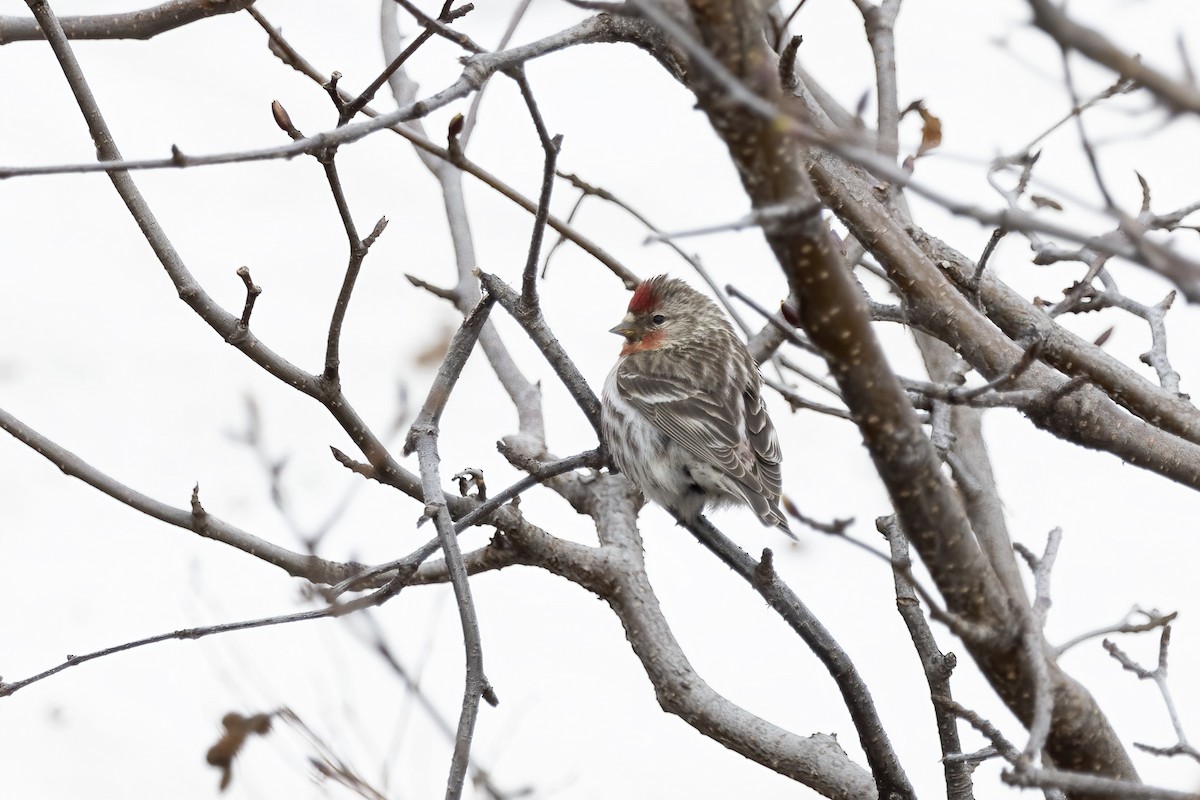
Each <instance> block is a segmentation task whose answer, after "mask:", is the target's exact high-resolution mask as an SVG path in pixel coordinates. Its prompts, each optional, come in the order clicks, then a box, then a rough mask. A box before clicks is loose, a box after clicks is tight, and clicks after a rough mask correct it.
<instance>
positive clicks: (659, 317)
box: [650, 314, 667, 325]
mask: <svg viewBox="0 0 1200 800" xmlns="http://www.w3.org/2000/svg"><path fill="white" fill-rule="evenodd" d="M650 321H651V322H653V323H654V324H655V325H662V324H663V323H664V322H666V321H667V318H666V317H664V316H663V315H662V314H655V315H654V316H653V317H651V318H650Z"/></svg>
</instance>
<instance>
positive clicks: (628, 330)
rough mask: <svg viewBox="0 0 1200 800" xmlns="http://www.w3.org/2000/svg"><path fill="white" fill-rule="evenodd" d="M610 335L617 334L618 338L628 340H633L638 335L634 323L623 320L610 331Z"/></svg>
mask: <svg viewBox="0 0 1200 800" xmlns="http://www.w3.org/2000/svg"><path fill="white" fill-rule="evenodd" d="M608 332H609V333H615V334H616V335H617V336H624V337H625V338H626V339H629V338H631V337H632V336H634V335H635V334H636V333H637V330H636V329H635V328H634V327H633V323H632V322H631V321H630V320H628V319H623V320H621V321H620V323H618V324H617V326H616V327H614V328H609V329H608Z"/></svg>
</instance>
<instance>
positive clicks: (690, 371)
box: [600, 275, 795, 538]
mask: <svg viewBox="0 0 1200 800" xmlns="http://www.w3.org/2000/svg"><path fill="white" fill-rule="evenodd" d="M611 332H612V333H615V334H618V335H620V336H623V337H624V338H625V343H624V344H623V345H622V347H621V353H620V356H619V357H618V358H617V363H616V365H615V366H614V367H613V368H612V371H611V372H610V373H609V375H608V379H607V380H606V381H605V383H604V392H603V395H602V398H601V411H600V429H601V436H602V438H603V440H604V444H605V446H606V447H607V449H608V453H609V457H610V459H611V460H612V462H613V464H614V465H615V466H616V467H617V469H618V470H619V471H620V472H622V473H624V475H625V476H626V477H627V478H628V479H629V480H630V481H631V482H632V483H633V484H634V485H635V486H636V487H637V488H638V489H640V490H641V492H642V494H643V495H645V497H646V498H648V499H650V500H653V501H654V502H656V503H658V504H659V505H661V506H664V507H665V508H667V509H670V510H672V511H674V512H675V513H676V514H678V515H679V517H680V518H681V519H682V520H685V521H687V522H696V521H698V520H699V517H700V515H701V514H702V513H703V512H704V511H705V509H706V508H709V507H722V506H728V505H748V506H750V508H751V509H752V510H753V511H754V513H755V514H756V515H757V516H758V518H759V520H761V521H762V523H763V524H764V525H773V526H775V527H778V528H779V529H781V530H782V531H784V532H785V533H786V534H787V535H788V536H791V537H792V538H795V536H793V534H792V532H791V530H790V529H789V527H788V524H787V519H786V518H785V517H784V515H783V513H782V512H781V511H780V507H779V504H780V500H781V496H782V474H781V472H780V464H781V460H782V454H781V451H780V447H779V437H778V435H777V434H776V433H775V426H774V425H773V424H771V418H770V416H768V414H767V407H766V405H765V404H764V402H763V397H762V391H761V389H762V377H761V376H760V375H759V372H758V365H757V364H756V363H755V361H754V357H753V356H751V355H750V351H749V350H748V349H746V345H745V344H744V343H743V342H742V340H741V339H740V338H739V337H738V335H737V334H736V333H735V332H734V330H733V327H732V326H731V325H730V324H729V321H728V319H726V317H725V315H724V314H723V313H722V312H721V310H720V308H718V307H717V304H716V303H714V302H713V301H712V300H711V299H709V298H708V297H707V296H705V295H704V294H702V293H700V292H698V291H696V290H695V289H693V288H692V287H691V286H689V285H688V284H687V283H686V282H685V281H682V280H680V279H678V278H671V277H669V276H667V275H658V276H656V277H653V278H649V279H647V280H645V281H642V282H641V283H640V284H638V286H637V288H636V289H635V290H634V293H633V297H632V298H631V299H630V301H629V307H628V310H627V312H626V314H625V317H624V319H622V320H621V322H620V323H618V324H617V325H616V326H615V327H614V328H612V330H611Z"/></svg>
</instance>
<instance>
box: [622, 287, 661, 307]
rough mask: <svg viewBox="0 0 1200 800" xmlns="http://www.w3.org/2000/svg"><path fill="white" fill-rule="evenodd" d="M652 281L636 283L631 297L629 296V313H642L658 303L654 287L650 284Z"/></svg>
mask: <svg viewBox="0 0 1200 800" xmlns="http://www.w3.org/2000/svg"><path fill="white" fill-rule="evenodd" d="M652 283H653V281H642V282H641V283H639V284H638V287H637V289H635V290H634V292H633V297H631V298H629V312H630V313H631V314H644V313H645V312H647V311H649V310H650V309H652V308H654V307H655V306H656V305H658V292H656V291H655V288H656V287H654V286H651V284H652Z"/></svg>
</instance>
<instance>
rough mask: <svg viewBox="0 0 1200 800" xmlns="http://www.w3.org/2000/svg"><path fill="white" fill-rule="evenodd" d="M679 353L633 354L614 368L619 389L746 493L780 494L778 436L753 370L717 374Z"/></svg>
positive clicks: (724, 371)
mask: <svg viewBox="0 0 1200 800" xmlns="http://www.w3.org/2000/svg"><path fill="white" fill-rule="evenodd" d="M646 355H648V356H649V355H651V354H646ZM680 355H681V354H679V353H673V354H672V356H673V358H672V359H670V360H667V359H665V358H654V357H650V358H646V357H642V358H637V357H636V356H635V357H631V359H629V360H628V361H627V362H626V364H625V365H623V367H622V368H621V369H620V370H618V371H617V390H618V391H619V392H620V393H621V395H622V396H623V397H624V398H625V400H627V401H628V402H629V403H630V405H632V406H633V407H634V408H636V409H637V410H638V411H639V412H641V414H642V415H643V416H645V417H646V418H647V419H649V420H650V421H651V422H652V423H654V424H655V425H656V426H658V428H659V429H660V430H662V431H663V433H665V434H667V435H668V436H670V437H671V439H673V440H674V441H675V442H676V443H678V444H679V445H680V446H681V447H683V448H684V449H685V450H687V451H688V452H689V453H691V454H692V455H693V456H695V457H696V458H698V459H701V460H702V461H705V462H707V463H709V464H711V465H713V466H714V467H716V468H718V469H719V470H720V471H721V472H723V473H725V474H726V475H728V476H729V477H730V478H732V479H733V480H734V481H735V482H737V483H738V484H740V485H741V486H742V487H744V489H745V490H746V492H747V493H753V494H764V493H769V494H771V495H772V496H778V494H779V485H780V474H779V441H778V439H777V438H776V436H775V429H774V428H773V427H772V426H771V422H770V420H769V419H768V418H767V413H766V409H765V408H764V406H763V402H762V397H761V395H760V394H759V391H758V381H757V373H755V372H747V371H746V370H722V371H721V373H720V374H717V373H716V371H715V370H712V369H705V365H704V364H703V363H701V362H700V361H699V360H696V359H690V358H687V357H682V358H681V357H679V356H680ZM693 362H694V363H693ZM750 369H753V367H750ZM749 500H750V498H749V497H747V501H749Z"/></svg>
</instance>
